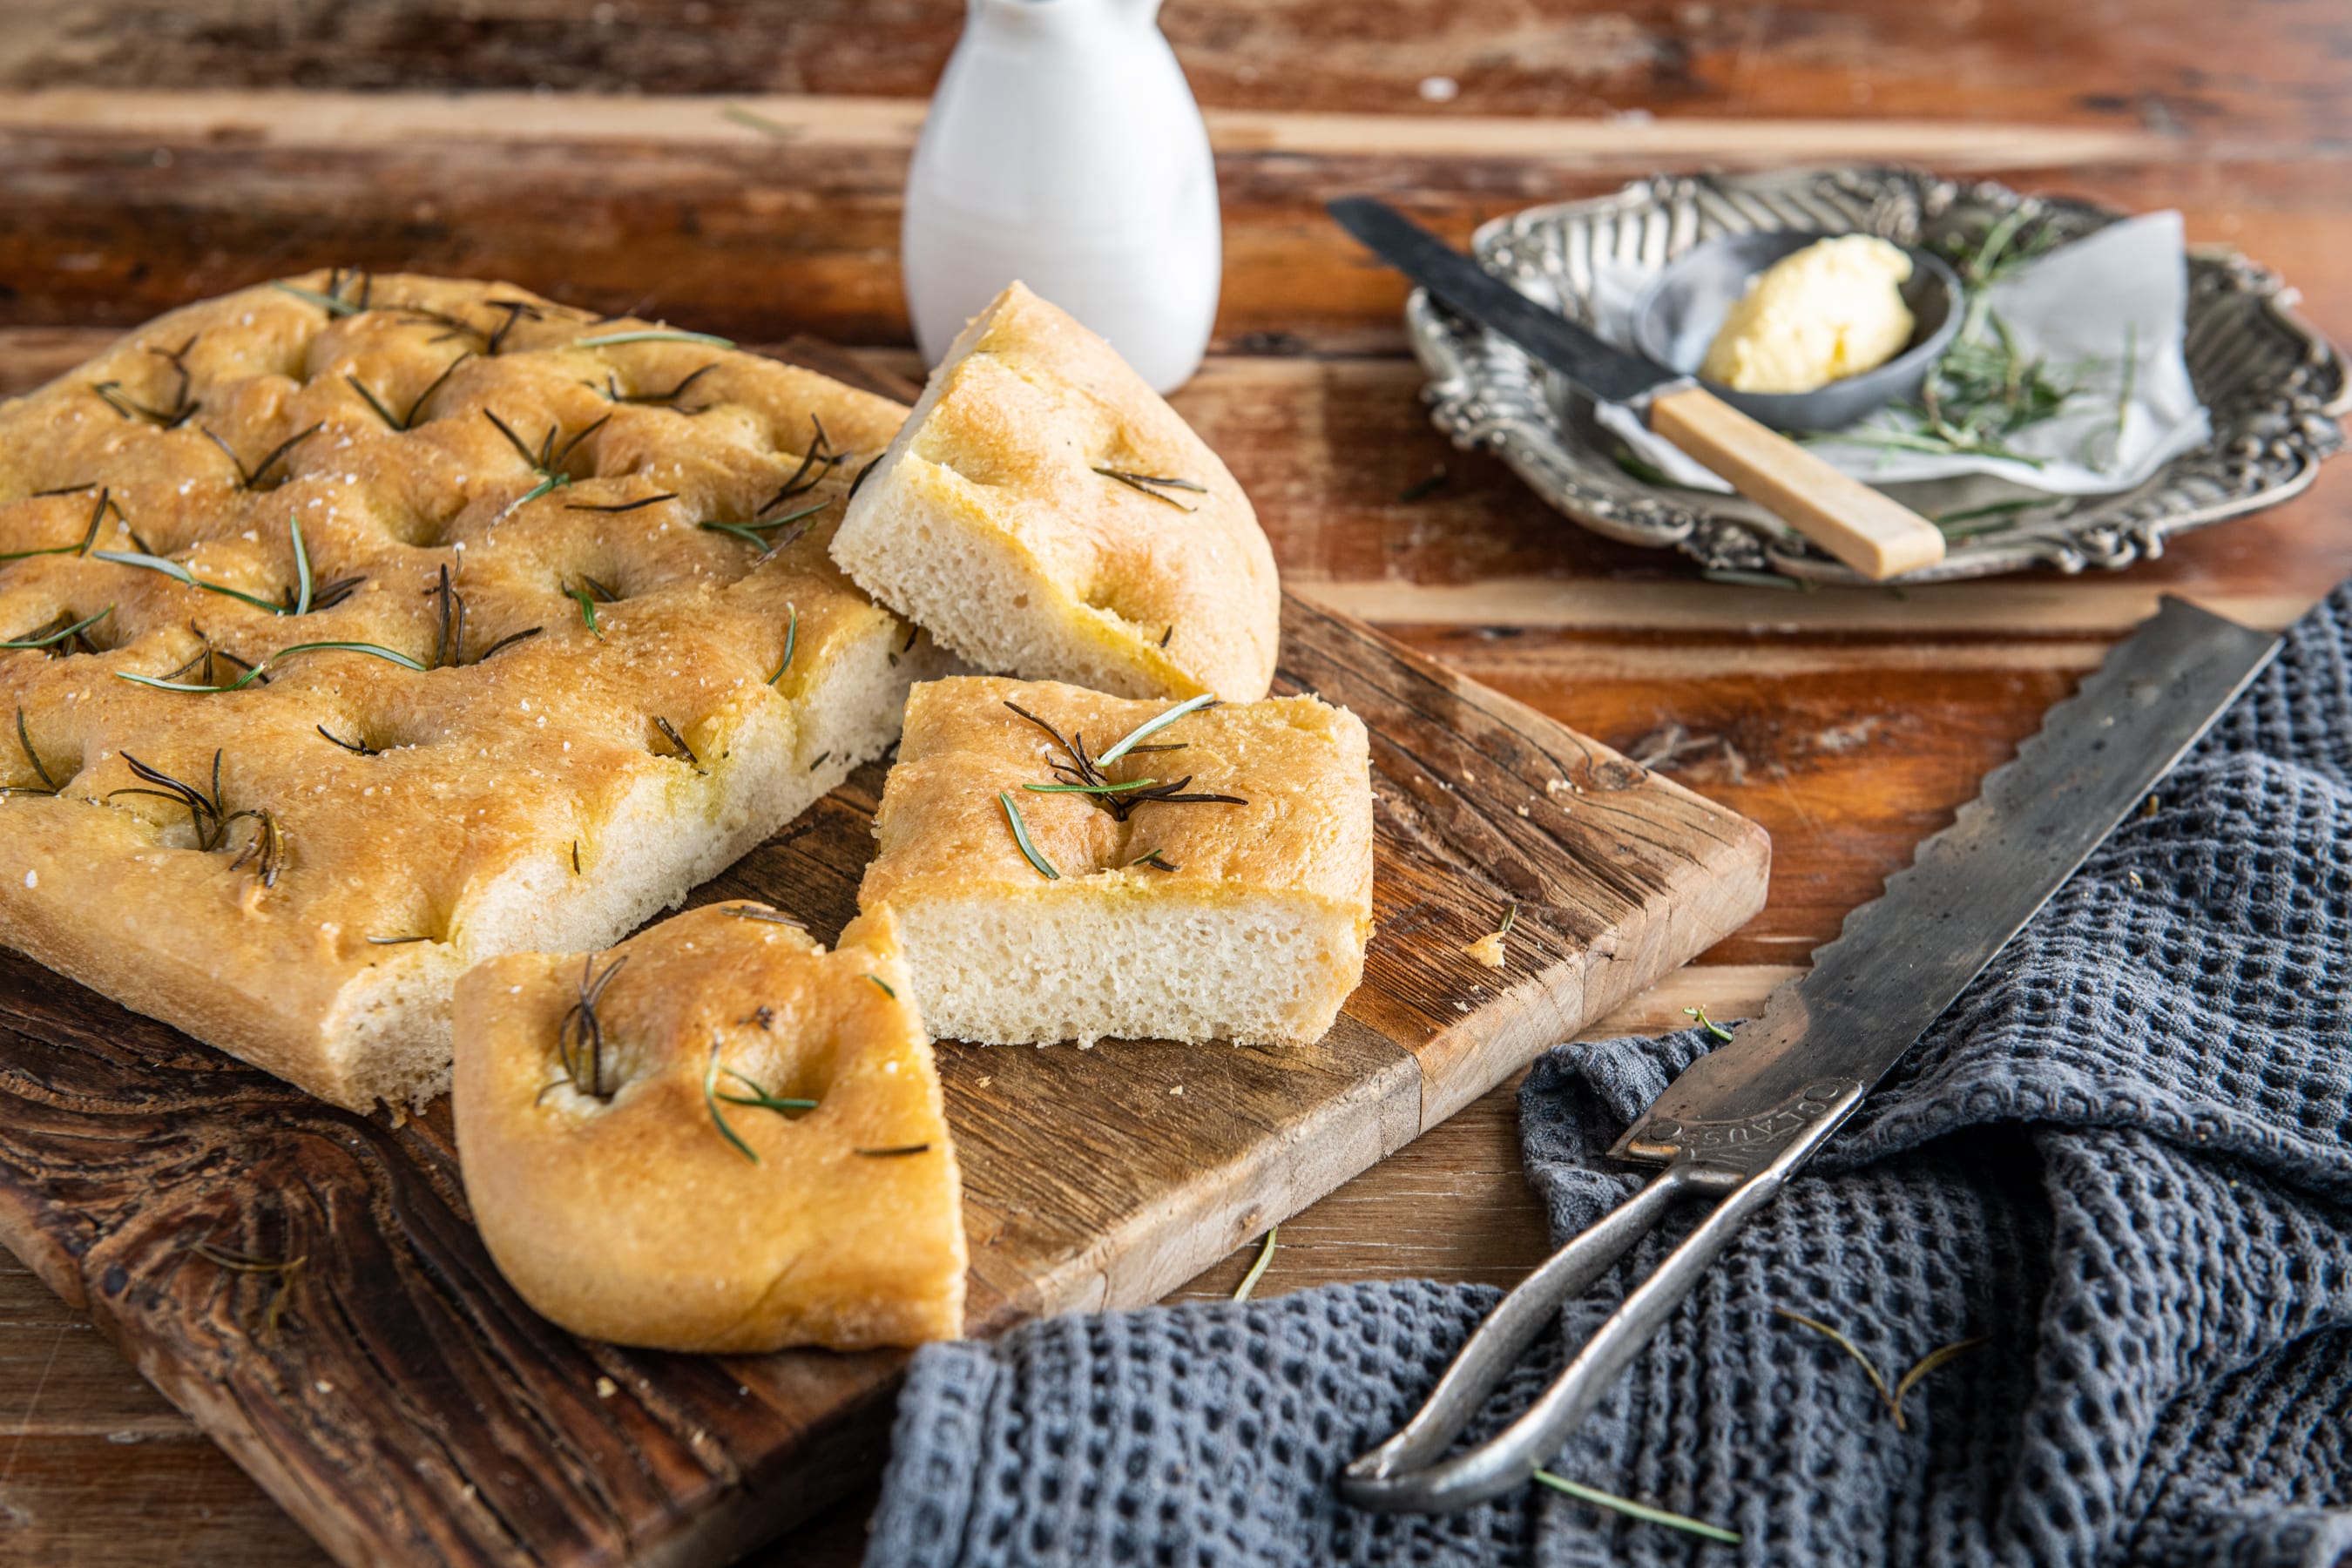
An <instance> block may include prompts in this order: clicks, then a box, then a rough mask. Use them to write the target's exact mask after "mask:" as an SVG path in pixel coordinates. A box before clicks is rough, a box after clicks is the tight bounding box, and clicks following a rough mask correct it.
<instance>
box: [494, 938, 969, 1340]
mask: <svg viewBox="0 0 2352 1568" xmlns="http://www.w3.org/2000/svg"><path fill="white" fill-rule="evenodd" d="M912 995H913V993H912V987H911V985H910V983H909V981H908V975H907V969H906V964H905V963H904V961H903V960H902V959H901V957H900V956H899V952H898V938H897V933H896V931H895V929H894V928H893V926H892V924H891V921H890V919H889V917H888V916H887V915H883V916H878V917H868V918H864V919H860V920H858V921H854V922H853V923H852V924H851V925H850V927H849V929H848V930H847V931H844V932H842V935H841V943H840V945H839V946H838V947H836V948H835V950H834V951H833V952H826V951H825V950H824V948H823V947H821V946H819V945H818V944H817V943H816V942H814V941H812V940H811V939H810V937H809V935H808V933H807V932H806V931H803V930H802V929H800V927H799V925H798V924H797V922H794V921H792V919H791V918H790V917H789V916H785V915H781V914H779V913H777V912H776V911H775V910H771V909H768V908H767V907H766V906H764V905H761V904H753V903H747V902H734V903H727V904H714V905H710V906H709V907H707V908H703V909H698V910H692V911H690V912H688V913H686V914H682V915H677V916H674V917H673V918H671V919H669V920H667V921H662V922H661V923H660V924H659V925H656V926H655V927H653V928H652V929H651V930H649V931H645V932H643V933H641V934H639V935H637V936H635V937H632V938H630V939H629V940H628V941H627V942H623V943H622V944H621V945H620V946H619V947H617V948H614V950H613V951H611V952H604V953H598V954H584V953H576V952H575V953H537V952H534V953H518V954H514V955H511V956H509V957H506V958H498V959H492V960H490V961H489V962H488V963H483V964H481V965H479V966H478V967H477V968H475V969H474V970H472V971H471V972H469V973H467V975H466V977H465V979H464V980H463V981H461V982H460V983H459V984H458V988H457V1090H456V1094H455V1096H454V1106H455V1110H456V1112H457V1150H458V1155H459V1158H460V1160H461V1162H462V1163H463V1165H464V1168H465V1173H466V1195H467V1199H468V1201H469V1202H470V1203H471V1204H472V1205H473V1211H474V1218H475V1221H476V1223H477V1224H478V1225H479V1226H481V1229H482V1239H483V1240H484V1241H485V1242H486V1243H487V1244H488V1247H489V1249H490V1256H491V1257H492V1258H496V1259H497V1260H498V1265H499V1270H500V1272H502V1273H503V1274H505V1276H506V1277H507V1279H508V1281H509V1283H511V1284H512V1285H513V1286H514V1287H515V1289H517V1290H519V1291H520V1292H521V1294H522V1297H523V1299H524V1300H527V1301H529V1302H530V1304H531V1305H532V1306H533V1307H535V1308H537V1309H538V1310H540V1312H541V1313H542V1314H543V1315H545V1316H546V1317H548V1318H550V1319H551V1320H553V1321H556V1322H558V1323H561V1324H562V1325H563V1326H564V1327H565V1328H568V1329H570V1330H572V1331H573V1332H575V1333H581V1334H586V1335H588V1336H590V1337H591V1338H594V1339H602V1340H614V1341H617V1342H621V1343H624V1344H633V1345H651V1346H655V1347H656V1348H659V1349H663V1350H677V1351H718V1352H738V1353H743V1352H759V1351H772V1350H781V1349H782V1348H784V1347H785V1346H787V1345H824V1346H828V1347H830V1348H832V1349H834V1350H866V1349H870V1348H872V1347H874V1346H877V1345H905V1344H915V1343H918V1342H922V1341H925V1340H936V1339H951V1338H953V1337H954V1336H955V1335H956V1334H957V1333H959V1332H961V1327H962V1322H963V1297H964V1268H965V1251H964V1235H963V1210H962V1192H961V1185H960V1184H959V1179H958V1175H957V1171H956V1160H955V1150H954V1147H953V1145H952V1144H951V1143H950V1142H949V1138H948V1127H947V1121H946V1115H945V1110H944V1108H943V1103H942V1100H941V1098H940V1080H939V1075H938V1072H937V1070H936V1069H935V1067H934V1065H933V1062H932V1059H931V1047H930V1043H929V1039H928V1038H927V1037H926V1036H925V1035H924V1032H923V1025H922V1020H921V1018H920V1017H919V1016H918V1015H917V1013H916V1011H915V1005H914V1002H913V999H912Z"/></svg>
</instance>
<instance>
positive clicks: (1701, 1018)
mask: <svg viewBox="0 0 2352 1568" xmlns="http://www.w3.org/2000/svg"><path fill="white" fill-rule="evenodd" d="M1683 1016H1684V1017H1685V1018H1696V1019H1697V1020H1698V1026H1699V1027H1700V1028H1702V1029H1705V1030H1706V1032H1707V1033H1708V1034H1710V1035H1713V1036H1714V1037H1716V1038H1717V1039H1718V1040H1727V1039H1729V1038H1731V1031H1730V1030H1728V1029H1727V1028H1725V1027H1724V1026H1722V1025H1720V1024H1718V1023H1717V1022H1716V1021H1715V1020H1714V1019H1712V1018H1710V1017H1708V1016H1706V1004H1704V1003H1701V1004H1700V1005H1698V1006H1696V1007H1685V1008H1684V1009H1683Z"/></svg>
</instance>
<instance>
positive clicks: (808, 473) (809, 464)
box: [754, 414, 849, 515]
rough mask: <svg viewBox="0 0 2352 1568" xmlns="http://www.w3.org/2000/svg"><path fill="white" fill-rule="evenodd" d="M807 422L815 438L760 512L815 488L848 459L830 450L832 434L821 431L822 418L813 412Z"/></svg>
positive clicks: (822, 427) (846, 456) (822, 425)
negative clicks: (798, 464)
mask: <svg viewBox="0 0 2352 1568" xmlns="http://www.w3.org/2000/svg"><path fill="white" fill-rule="evenodd" d="M809 424H810V425H811V426H814V429H815V438H814V440H812V441H811V442H810V443H809V449H808V450H807V451H805V452H803V453H802V454H801V463H800V467H799V468H794V469H793V472H792V477H791V478H790V479H786V480H785V481H784V483H783V487H782V489H779V490H777V491H776V493H775V494H774V495H772V496H770V497H769V498H768V500H767V501H766V503H765V504H764V505H762V506H761V508H760V510H761V511H766V510H770V509H771V508H773V507H779V506H782V505H783V504H784V502H786V501H788V500H792V499H793V497H794V496H797V495H805V494H807V493H808V492H809V491H811V490H813V489H816V487H817V485H818V484H819V483H820V482H822V481H823V479H824V477H825V475H827V474H829V473H831V472H832V471H833V470H834V469H835V468H836V467H837V466H839V465H840V464H841V463H843V462H844V461H845V460H846V459H847V458H848V457H849V454H848V453H846V452H836V451H835V450H834V449H833V437H830V436H827V435H826V434H825V433H824V420H822V419H820V418H818V417H817V416H815V415H814V414H812V415H810V416H809ZM754 515H757V514H756V513H755V514H754Z"/></svg>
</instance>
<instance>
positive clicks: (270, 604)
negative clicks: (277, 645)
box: [89, 550, 290, 616]
mask: <svg viewBox="0 0 2352 1568" xmlns="http://www.w3.org/2000/svg"><path fill="white" fill-rule="evenodd" d="M89 558H90V559H91V560H93V561H110V562H112V563H114V564H116V565H117V566H136V567H139V568H141V569H142V570H143V571H148V572H160V573H162V574H163V575H164V576H166V577H170V578H172V579H173V580H174V581H176V582H179V583H183V584H186V585H187V586H189V587H191V588H201V589H203V590H204V591H205V593H207V594H218V595H222V596H223V597H224V598H230V599H235V600H236V601H238V602H239V603H240V604H247V605H252V606H253V607H254V608H255V609H257V610H268V612H269V613H270V614H271V615H273V616H283V615H287V614H289V613H290V612H289V610H288V609H287V607H286V606H285V605H282V604H279V603H278V602H276V601H275V600H270V599H264V598H261V597H260V596H258V595H253V594H247V593H245V592H243V591H242V590H240V589H236V588H231V587H227V586H226V585H224V584H219V583H207V582H205V580H204V579H203V578H201V577H199V576H197V575H196V574H194V572H192V571H190V570H189V569H188V568H187V567H185V566H184V565H182V564H181V563H179V562H177V561H173V560H168V559H166V558H165V557H163V556H161V555H149V554H145V553H143V552H138V551H131V550H93V551H91V552H89Z"/></svg>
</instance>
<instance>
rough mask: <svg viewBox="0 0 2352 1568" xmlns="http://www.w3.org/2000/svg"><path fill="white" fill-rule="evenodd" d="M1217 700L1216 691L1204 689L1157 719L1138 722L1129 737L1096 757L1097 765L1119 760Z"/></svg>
mask: <svg viewBox="0 0 2352 1568" xmlns="http://www.w3.org/2000/svg"><path fill="white" fill-rule="evenodd" d="M1216 700H1217V698H1216V693H1214V692H1213V691H1203V692H1202V693H1201V695H1200V696H1198V697H1189V698H1186V699H1185V700H1183V701H1181V702H1179V703H1178V704H1176V706H1175V707H1173V708H1171V709H1170V710H1168V711H1167V712H1165V713H1162V714H1160V716H1159V717H1158V718H1156V719H1146V720H1145V721H1143V722H1142V723H1140V724H1138V725H1137V726H1136V727H1135V728H1134V729H1132V730H1130V731H1128V732H1127V737H1126V738H1125V739H1124V740H1121V741H1118V742H1113V743H1112V745H1111V747H1110V749H1109V750H1108V751H1106V752H1103V753H1102V754H1101V755H1100V756H1097V758H1095V765H1096V766H1097V767H1103V766H1106V765H1108V764H1109V763H1115V762H1117V761H1118V760H1119V758H1121V757H1123V756H1125V755H1127V753H1128V752H1130V751H1133V750H1134V749H1135V745H1136V743H1137V742H1139V741H1148V740H1150V738H1151V737H1152V736H1154V735H1156V734H1158V733H1159V732H1160V731H1162V730H1165V729H1166V728H1168V726H1169V725H1171V724H1173V723H1174V722H1176V721H1177V720H1179V719H1181V718H1182V717H1184V715H1185V714H1187V713H1197V712H1199V711H1200V710H1202V709H1203V708H1207V707H1210V706H1211V705H1213V703H1215V701H1216Z"/></svg>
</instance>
